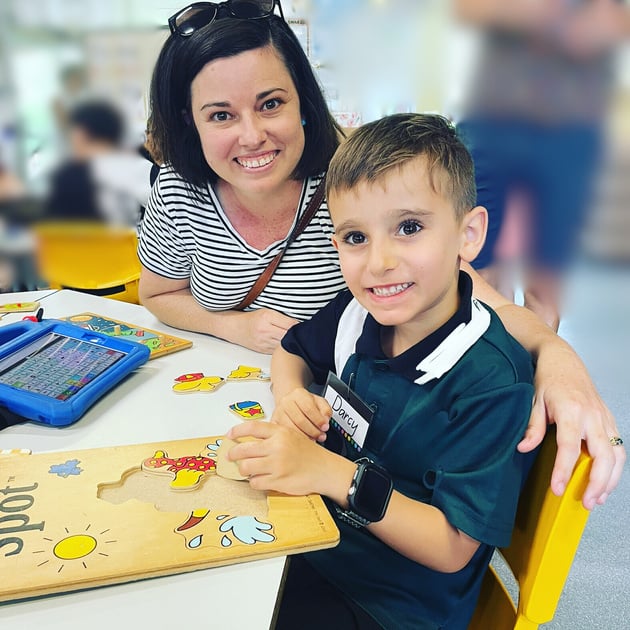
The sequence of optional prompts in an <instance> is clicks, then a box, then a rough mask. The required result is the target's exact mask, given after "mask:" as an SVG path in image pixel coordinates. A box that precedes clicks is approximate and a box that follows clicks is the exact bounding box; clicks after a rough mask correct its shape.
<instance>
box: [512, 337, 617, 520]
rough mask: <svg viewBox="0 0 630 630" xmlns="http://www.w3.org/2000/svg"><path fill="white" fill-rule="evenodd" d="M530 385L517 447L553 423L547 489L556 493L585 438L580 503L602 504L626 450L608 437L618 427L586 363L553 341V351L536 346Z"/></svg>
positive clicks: (530, 445) (526, 447) (532, 443)
mask: <svg viewBox="0 0 630 630" xmlns="http://www.w3.org/2000/svg"><path fill="white" fill-rule="evenodd" d="M541 359H542V360H541ZM535 387H536V394H535V397H534V405H533V408H532V414H531V416H530V422H529V426H528V427H527V431H526V433H525V437H524V438H523V440H522V441H521V442H520V444H519V445H518V450H519V451H521V452H528V451H531V450H532V449H534V448H535V447H536V446H538V444H540V442H541V441H542V439H543V437H544V436H545V432H546V430H547V424H551V423H555V424H556V440H557V443H558V453H557V455H556V461H555V464H554V468H553V472H552V475H551V489H552V491H553V492H554V493H555V494H557V495H561V494H562V493H563V492H564V489H565V488H566V485H567V482H568V480H569V478H570V477H571V474H572V472H573V468H574V467H575V462H576V460H577V458H578V456H579V454H580V449H581V444H582V440H585V441H586V446H587V449H588V452H589V454H590V455H591V457H593V467H592V469H591V474H590V480H589V483H588V486H587V487H586V490H585V492H584V495H583V497H582V503H583V505H584V507H585V508H586V509H588V510H590V509H592V508H593V507H595V505H597V504H599V505H603V504H604V502H605V501H606V499H607V498H608V495H609V494H610V493H611V492H612V491H613V490H614V488H615V487H616V486H617V484H618V483H619V479H620V477H621V472H622V470H623V466H624V464H625V461H626V451H625V449H624V447H623V446H612V445H611V444H610V438H611V437H614V436H618V435H619V433H618V429H617V426H616V424H615V420H614V418H613V416H612V414H611V413H610V411H609V410H608V408H607V407H606V405H605V404H604V402H603V401H602V399H601V398H600V396H599V394H598V393H597V390H596V389H595V386H594V384H593V382H592V381H591V379H590V377H589V375H588V373H587V371H586V368H585V367H584V365H583V364H582V362H581V361H580V360H579V359H578V357H577V355H575V354H574V353H573V351H572V350H571V349H570V348H569V347H568V346H567V350H566V351H565V352H564V353H563V352H560V351H559V348H558V347H557V344H556V349H555V350H554V351H553V352H548V353H547V352H546V351H545V349H543V350H541V353H540V355H539V361H538V364H537V367H536V374H535Z"/></svg>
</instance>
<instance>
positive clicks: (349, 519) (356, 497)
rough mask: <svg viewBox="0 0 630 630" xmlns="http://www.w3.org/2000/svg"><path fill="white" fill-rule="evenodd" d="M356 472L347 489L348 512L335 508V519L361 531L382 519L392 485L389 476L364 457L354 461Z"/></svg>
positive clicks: (380, 467) (381, 468)
mask: <svg viewBox="0 0 630 630" xmlns="http://www.w3.org/2000/svg"><path fill="white" fill-rule="evenodd" d="M355 464H356V465H357V469H356V471H355V473H354V476H353V477H352V483H351V484H350V489H349V490H348V506H349V509H347V510H342V509H341V508H340V507H339V506H338V505H336V506H335V508H336V510H337V515H338V516H339V518H340V519H341V520H343V521H345V522H346V523H349V524H350V525H353V526H354V527H357V528H361V527H365V526H366V525H369V524H370V523H375V522H377V521H380V520H381V519H382V518H383V517H384V516H385V511H386V510H387V505H388V504H389V498H390V497H391V495H392V490H393V488H394V483H393V481H392V478H391V477H390V475H389V473H388V472H387V471H386V470H385V469H384V468H383V467H382V466H379V465H378V464H375V463H374V462H373V461H372V460H370V459H368V458H367V457H362V458H361V459H357V461H356V462H355Z"/></svg>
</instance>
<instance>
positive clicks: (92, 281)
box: [33, 221, 141, 304]
mask: <svg viewBox="0 0 630 630" xmlns="http://www.w3.org/2000/svg"><path fill="white" fill-rule="evenodd" d="M33 229H34V234H35V239H36V260H37V268H38V272H39V275H40V276H41V278H42V280H44V281H46V282H47V283H48V284H49V286H51V287H52V288H67V289H75V290H77V291H83V292H87V293H93V294H96V295H103V296H105V297H109V298H114V299H117V300H123V301H125V302H132V303H135V304H137V303H138V282H139V278H140V268H141V267H140V261H139V260H138V254H137V247H138V237H137V234H136V231H135V230H134V229H133V228H126V227H111V226H106V225H103V224H100V223H90V222H67V221H60V222H45V223H39V224H37V225H35V226H34V228H33Z"/></svg>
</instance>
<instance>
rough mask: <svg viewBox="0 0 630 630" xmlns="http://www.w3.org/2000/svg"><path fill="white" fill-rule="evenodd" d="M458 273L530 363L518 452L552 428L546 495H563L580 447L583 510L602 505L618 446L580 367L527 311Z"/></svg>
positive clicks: (620, 456) (619, 465) (620, 455)
mask: <svg viewBox="0 0 630 630" xmlns="http://www.w3.org/2000/svg"><path fill="white" fill-rule="evenodd" d="M462 268H463V269H464V270H465V271H467V272H468V273H469V274H470V276H471V277H472V278H473V283H474V294H475V297H477V298H478V299H480V300H482V301H483V302H485V303H486V304H488V305H490V306H491V307H492V308H494V309H495V311H496V312H497V314H498V315H499V317H500V318H501V321H502V322H503V324H504V325H505V327H506V328H507V330H508V332H509V333H511V334H512V335H513V336H514V337H515V338H516V339H517V340H518V341H519V342H520V343H521V344H522V345H523V346H524V347H525V348H526V349H527V350H528V351H529V352H530V353H531V354H532V357H533V358H534V360H535V362H536V372H535V375H534V386H535V389H536V392H535V397H534V405H533V408H532V413H531V416H530V421H529V426H528V427H527V430H526V432H525V436H524V438H523V440H522V441H521V442H520V444H519V445H518V450H519V451H521V452H523V453H526V452H528V451H531V450H532V449H534V448H536V446H538V445H539V444H540V443H541V442H542V439H543V438H544V437H545V432H546V431H547V424H552V423H553V424H555V425H556V427H557V431H556V440H557V442H558V453H557V455H556V461H555V465H554V468H553V473H552V475H551V489H552V490H553V492H554V493H555V494H557V495H560V494H562V493H563V492H564V489H565V488H566V484H567V481H568V480H569V478H570V476H571V474H572V473H573V468H574V467H575V463H576V461H577V458H578V457H579V455H580V450H581V448H582V440H584V441H585V442H586V447H587V448H588V452H589V454H590V455H591V457H593V467H592V469H591V474H590V480H589V484H588V486H587V487H586V490H585V492H584V495H583V497H582V503H583V505H584V507H585V508H586V509H588V510H590V509H592V508H593V507H595V505H597V504H599V505H602V504H603V503H604V502H605V501H606V499H607V498H608V495H609V494H610V493H611V492H612V491H613V490H614V489H615V487H616V486H617V484H618V483H619V479H620V477H621V472H622V470H623V466H624V464H625V461H626V451H625V449H624V447H623V446H612V445H611V443H610V438H611V437H618V436H619V433H618V429H617V426H616V424H615V420H614V418H613V416H612V414H611V413H610V411H609V410H608V408H607V407H606V405H605V404H604V402H603V401H602V399H601V398H600V396H599V394H598V393H597V390H596V388H595V385H594V383H593V381H592V380H591V378H590V376H589V374H588V371H587V369H586V366H585V365H584V363H582V361H581V360H580V358H579V356H578V355H577V353H576V352H575V350H573V348H571V346H570V345H569V344H568V343H567V342H566V341H564V340H563V339H562V338H560V337H559V336H558V335H557V334H556V333H555V332H554V331H552V330H551V328H549V327H548V326H547V325H546V324H544V323H543V322H542V320H540V319H539V318H538V317H537V316H536V315H535V314H534V313H533V312H532V311H530V310H528V309H526V308H523V307H522V306H517V305H515V304H513V303H512V302H510V301H509V300H507V299H506V298H504V297H503V296H502V295H500V294H499V293H497V291H495V290H494V289H493V288H492V287H491V286H490V285H489V284H488V283H487V282H486V281H485V280H484V279H483V278H482V277H481V276H480V275H479V274H478V273H477V272H476V271H475V270H474V269H472V267H470V265H469V264H467V263H465V264H462Z"/></svg>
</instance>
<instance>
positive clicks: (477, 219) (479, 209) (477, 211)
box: [459, 206, 488, 262]
mask: <svg viewBox="0 0 630 630" xmlns="http://www.w3.org/2000/svg"><path fill="white" fill-rule="evenodd" d="M487 231H488V211H487V210H486V209H485V208H484V207H483V206H475V207H474V208H473V209H472V210H471V211H470V212H468V213H467V214H466V216H465V217H464V218H463V219H462V241H461V247H460V248H459V255H460V258H461V259H462V260H465V261H466V262H472V261H473V260H475V258H477V255H478V254H479V252H480V251H481V248H482V247H483V244H484V243H485V241H486V232H487Z"/></svg>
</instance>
